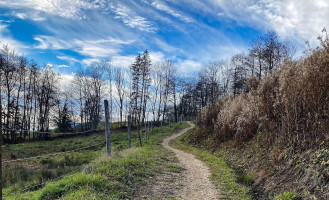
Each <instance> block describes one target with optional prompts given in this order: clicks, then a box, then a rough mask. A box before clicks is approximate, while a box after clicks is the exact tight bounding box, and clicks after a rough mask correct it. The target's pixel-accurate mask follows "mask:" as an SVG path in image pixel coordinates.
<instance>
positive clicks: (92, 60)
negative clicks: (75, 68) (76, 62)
mask: <svg viewBox="0 0 329 200" xmlns="http://www.w3.org/2000/svg"><path fill="white" fill-rule="evenodd" d="M99 61H100V59H96V58H86V59H83V60H82V61H81V63H82V64H84V65H91V64H92V63H93V62H99Z"/></svg>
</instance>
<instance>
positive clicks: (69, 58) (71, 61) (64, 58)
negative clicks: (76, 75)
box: [56, 56, 79, 63]
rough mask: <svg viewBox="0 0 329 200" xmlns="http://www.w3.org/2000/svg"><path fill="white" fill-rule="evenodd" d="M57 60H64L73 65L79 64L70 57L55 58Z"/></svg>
mask: <svg viewBox="0 0 329 200" xmlns="http://www.w3.org/2000/svg"><path fill="white" fill-rule="evenodd" d="M56 57H57V58H58V59H61V60H65V61H67V62H69V63H75V62H79V60H77V59H75V58H73V57H70V56H56Z"/></svg>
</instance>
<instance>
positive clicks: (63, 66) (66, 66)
mask: <svg viewBox="0 0 329 200" xmlns="http://www.w3.org/2000/svg"><path fill="white" fill-rule="evenodd" d="M56 67H58V68H68V67H70V66H68V65H56Z"/></svg>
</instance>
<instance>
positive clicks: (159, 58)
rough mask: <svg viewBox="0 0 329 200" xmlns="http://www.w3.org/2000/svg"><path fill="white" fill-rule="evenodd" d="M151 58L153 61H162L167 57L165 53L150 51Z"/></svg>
mask: <svg viewBox="0 0 329 200" xmlns="http://www.w3.org/2000/svg"><path fill="white" fill-rule="evenodd" d="M150 58H151V62H152V63H156V62H160V61H163V60H164V59H165V55H164V54H163V53H162V52H160V51H158V52H150Z"/></svg>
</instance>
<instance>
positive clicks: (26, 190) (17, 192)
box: [3, 169, 81, 197]
mask: <svg viewBox="0 0 329 200" xmlns="http://www.w3.org/2000/svg"><path fill="white" fill-rule="evenodd" d="M80 170H81V169H76V170H73V171H71V172H69V173H66V174H63V175H60V176H58V177H56V178H53V179H48V180H47V181H44V182H42V183H39V184H36V185H32V186H29V187H27V188H24V189H23V190H18V191H16V192H12V193H9V194H6V195H3V197H8V196H11V195H14V194H20V193H24V192H28V191H31V190H36V189H38V188H40V187H43V186H45V185H46V184H47V183H50V182H53V181H57V180H59V179H61V178H63V177H64V176H68V175H71V174H74V173H76V172H79V171H80Z"/></svg>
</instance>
